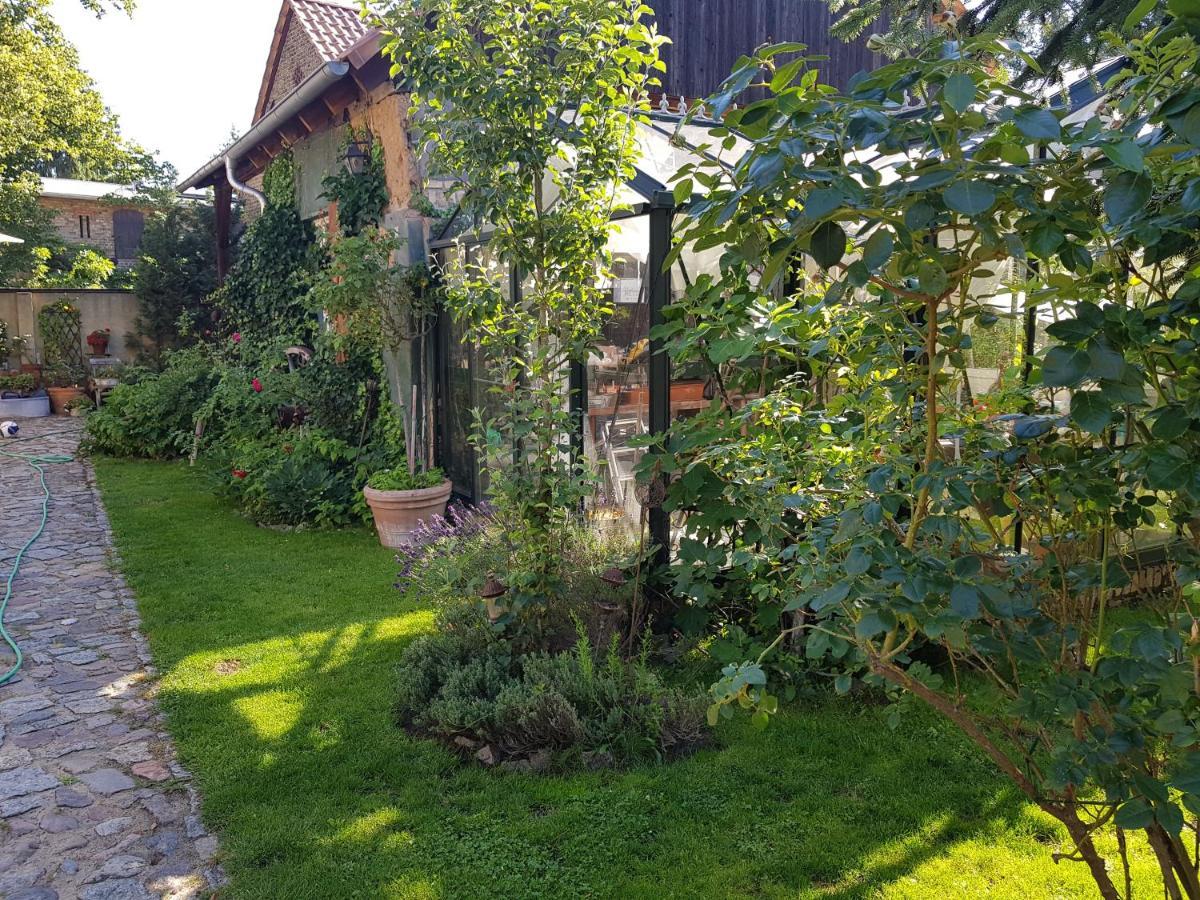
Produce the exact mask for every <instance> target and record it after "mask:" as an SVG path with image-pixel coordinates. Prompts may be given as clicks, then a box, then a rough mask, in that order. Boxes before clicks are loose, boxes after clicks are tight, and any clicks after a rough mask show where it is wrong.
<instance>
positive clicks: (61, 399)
mask: <svg viewBox="0 0 1200 900" xmlns="http://www.w3.org/2000/svg"><path fill="white" fill-rule="evenodd" d="M46 393H47V394H49V395H50V408H51V409H52V410H54V414H55V415H56V416H62V415H66V414H67V412H68V410H67V404H68V403H70V402H71V401H72V400H74V399H75V398H76V397H82V396H83V388H77V387H48V388H46Z"/></svg>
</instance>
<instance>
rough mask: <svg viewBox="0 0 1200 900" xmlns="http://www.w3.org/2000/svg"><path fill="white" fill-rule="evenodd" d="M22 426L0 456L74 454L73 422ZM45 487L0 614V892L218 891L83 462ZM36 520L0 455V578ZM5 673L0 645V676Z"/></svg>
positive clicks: (18, 476) (86, 897)
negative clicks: (3, 629) (4, 680)
mask: <svg viewBox="0 0 1200 900" xmlns="http://www.w3.org/2000/svg"><path fill="white" fill-rule="evenodd" d="M21 426H22V437H26V438H28V437H32V438H33V439H32V440H24V441H20V442H5V443H4V444H3V445H0V446H3V447H4V448H5V449H8V450H13V451H17V452H20V453H24V454H31V453H37V454H44V453H68V454H73V453H75V450H76V447H77V446H78V443H79V433H80V422H79V420H78V419H67V418H61V417H56V418H51V419H36V420H23V421H22V422H21ZM47 483H48V484H49V486H50V490H51V492H52V495H53V499H52V501H51V506H50V518H49V523H48V526H47V529H46V532H45V534H44V535H43V536H42V538H41V539H40V540H39V541H38V542H37V543H36V544H35V545H34V546H33V548H32V550H31V551H30V552H29V553H28V554H27V555H26V557H25V562H24V563H23V564H22V567H21V572H20V574H19V575H18V578H17V582H16V587H15V592H14V595H13V600H12V602H11V604H10V606H9V610H8V615H7V616H6V622H7V623H8V629H9V631H10V632H11V633H12V634H13V636H14V637H15V638H16V640H17V642H18V643H19V644H20V645H21V647H22V650H23V651H24V653H25V658H26V659H25V667H24V668H23V669H22V670H21V673H20V675H18V676H17V678H16V680H14V681H11V682H9V683H8V684H6V685H3V686H0V897H3V898H6V900H34V898H37V900H43V898H44V900H54V898H63V900H69V898H82V900H138V898H152V897H172V898H183V897H208V896H210V895H211V894H212V893H213V891H214V889H215V888H216V887H217V886H218V885H219V884H220V883H221V881H222V875H221V872H220V868H219V867H218V866H217V864H216V863H215V862H214V857H215V854H216V850H217V843H216V838H214V837H212V836H211V835H209V834H207V833H206V832H205V830H204V828H203V826H202V825H201V824H200V819H199V816H198V815H197V801H196V795H195V792H194V791H193V790H192V787H191V777H190V775H189V774H188V772H187V771H185V770H184V769H183V768H182V767H181V766H180V765H179V763H178V762H177V761H176V760H175V753H174V748H173V746H172V744H171V740H170V738H169V737H168V735H167V733H166V731H165V728H164V723H163V720H162V717H161V715H160V713H159V712H158V709H157V704H156V703H155V701H154V689H155V682H156V679H155V673H154V670H153V668H152V667H151V666H150V664H149V660H150V657H149V653H148V651H147V649H146V643H145V640H144V639H143V638H142V636H141V634H140V632H139V630H138V629H139V622H138V614H137V607H136V605H135V603H134V599H133V595H132V594H131V593H130V592H129V590H128V589H127V588H126V587H125V583H124V581H123V580H122V578H121V576H120V575H119V574H117V572H116V571H115V568H114V566H113V561H114V559H113V554H114V551H113V547H112V539H111V534H110V532H109V527H108V519H107V517H106V515H105V513H104V509H103V508H102V506H101V504H100V497H99V494H98V492H97V490H96V487H95V484H94V479H93V475H92V469H91V466H90V465H88V463H87V462H86V461H76V462H72V463H67V464H60V465H52V466H48V467H47ZM40 513H41V489H40V487H39V486H38V481H37V475H36V473H35V472H34V471H33V469H31V468H30V467H29V466H27V465H25V464H24V463H22V462H18V461H16V460H13V459H9V458H7V457H0V578H3V577H7V575H8V572H9V569H10V567H11V565H12V560H13V557H14V556H15V555H16V553H17V550H18V549H19V548H20V547H21V545H22V544H23V543H24V542H25V541H26V540H28V539H29V536H30V535H31V534H33V532H34V531H35V530H36V529H37V525H38V521H39V519H40ZM2 590H3V588H2V586H0V596H3V595H2ZM11 663H12V656H11V652H10V651H9V650H8V648H7V647H3V646H2V645H0V673H3V672H4V671H7V670H8V668H9V666H10V665H11Z"/></svg>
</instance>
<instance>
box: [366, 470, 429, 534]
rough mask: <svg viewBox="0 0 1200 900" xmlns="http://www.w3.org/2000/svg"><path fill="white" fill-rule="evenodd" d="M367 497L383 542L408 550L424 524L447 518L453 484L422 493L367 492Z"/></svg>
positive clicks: (424, 490)
mask: <svg viewBox="0 0 1200 900" xmlns="http://www.w3.org/2000/svg"><path fill="white" fill-rule="evenodd" d="M363 496H364V497H366V499H367V505H368V506H370V507H371V514H372V515H373V516H374V517H375V530H376V531H377V532H379V542H380V543H381V544H383V546H385V547H392V548H394V549H396V548H400V547H404V546H407V545H408V543H409V541H410V540H411V539H412V533H413V532H414V531H415V530H416V528H417V526H418V525H419V524H420V523H421V522H427V521H429V520H430V519H432V518H433V517H434V516H442V515H445V514H446V504H447V503H448V502H449V501H450V482H449V480H447V481H444V482H442V483H441V484H440V485H438V486H437V487H431V488H422V489H421V490H418V491H377V490H375V489H374V488H372V487H366V488H363Z"/></svg>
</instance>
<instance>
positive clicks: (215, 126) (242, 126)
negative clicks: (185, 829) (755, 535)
mask: <svg viewBox="0 0 1200 900" xmlns="http://www.w3.org/2000/svg"><path fill="white" fill-rule="evenodd" d="M280 5H281V0H138V4H137V6H138V8H137V10H136V11H135V12H134V14H133V17H132V18H128V17H126V16H125V15H123V14H119V13H110V14H108V15H106V16H105V17H104V18H102V19H97V18H96V17H95V16H94V15H92V14H90V13H88V12H85V11H84V9H83V7H82V6H80V4H79V0H54V3H53V12H54V18H55V20H56V21H57V22H58V23H59V25H60V26H61V27H62V30H63V33H64V34H65V35H66V37H67V39H68V40H69V41H71V43H73V44H74V45H75V46H76V47H77V48H78V49H79V57H80V62H81V64H82V66H83V68H84V69H85V70H86V71H87V72H88V74H89V75H91V76H92V78H93V79H94V80H95V82H96V84H97V86H98V87H99V89H100V95H101V96H102V97H103V98H104V102H105V103H107V104H108V106H109V108H111V109H112V110H113V112H115V113H116V114H117V116H118V117H119V118H120V121H121V132H122V133H123V134H124V135H125V136H126V137H127V138H129V139H130V140H133V141H135V142H137V143H139V144H141V145H142V146H144V147H145V148H146V149H148V150H157V151H159V154H160V158H161V159H163V160H165V161H166V162H169V163H171V164H172V165H174V166H175V167H176V168H177V169H178V170H179V174H180V176H181V177H182V176H185V175H189V174H191V173H192V172H194V171H195V170H196V169H198V168H200V166H201V165H203V164H204V163H205V162H207V161H208V160H209V159H211V158H212V157H213V156H214V155H215V154H216V152H217V150H218V148H220V147H221V145H222V144H224V143H225V141H226V140H227V138H228V137H229V132H230V130H231V129H233V128H236V129H237V130H238V132H239V133H241V132H243V131H245V130H246V129H247V128H248V127H249V126H250V119H251V117H252V115H253V113H254V103H255V100H257V98H258V86H259V82H260V81H261V80H262V74H263V68H264V67H265V66H266V62H267V53H268V51H269V50H270V49H271V35H272V34H273V32H274V29H275V21H276V19H277V18H278V16H279V7H280Z"/></svg>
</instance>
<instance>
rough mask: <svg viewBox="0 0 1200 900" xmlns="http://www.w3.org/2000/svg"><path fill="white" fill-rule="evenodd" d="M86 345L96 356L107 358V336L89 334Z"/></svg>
mask: <svg viewBox="0 0 1200 900" xmlns="http://www.w3.org/2000/svg"><path fill="white" fill-rule="evenodd" d="M87 345H88V347H89V348H90V349H91V351H92V353H94V354H95V355H96V356H108V335H106V334H89V335H88V336H87Z"/></svg>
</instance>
